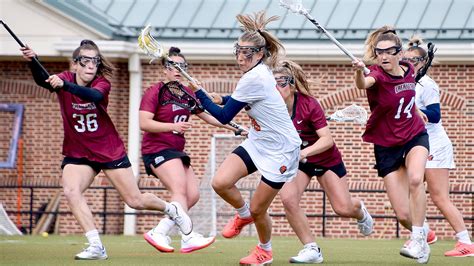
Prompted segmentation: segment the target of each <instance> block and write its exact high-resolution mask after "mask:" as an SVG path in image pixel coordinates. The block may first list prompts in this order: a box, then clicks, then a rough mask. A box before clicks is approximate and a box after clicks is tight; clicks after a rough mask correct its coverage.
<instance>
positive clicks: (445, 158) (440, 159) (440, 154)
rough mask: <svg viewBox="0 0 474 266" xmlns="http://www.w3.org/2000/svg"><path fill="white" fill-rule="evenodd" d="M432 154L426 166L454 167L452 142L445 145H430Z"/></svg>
mask: <svg viewBox="0 0 474 266" xmlns="http://www.w3.org/2000/svg"><path fill="white" fill-rule="evenodd" d="M430 149H431V150H430V155H429V156H428V161H426V168H443V169H454V168H456V165H455V164H454V155H453V145H452V144H451V143H449V144H447V145H445V146H443V147H430Z"/></svg>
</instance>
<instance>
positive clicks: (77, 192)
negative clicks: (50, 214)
mask: <svg viewBox="0 0 474 266" xmlns="http://www.w3.org/2000/svg"><path fill="white" fill-rule="evenodd" d="M64 160H65V162H66V161H67V160H68V158H65V159H64ZM72 160H74V159H72ZM63 165H64V162H63ZM96 175H97V172H96V171H95V170H94V169H93V168H92V167H90V166H89V165H85V164H70V163H67V164H65V165H64V168H63V174H62V185H63V189H64V196H65V197H66V199H67V203H68V206H69V209H70V210H71V212H72V214H73V215H74V217H75V218H76V220H77V222H78V223H79V225H80V226H81V227H82V229H83V230H84V232H85V236H86V237H87V240H88V242H89V247H87V248H86V249H84V250H83V251H82V252H80V253H78V254H76V256H75V259H79V260H81V259H84V260H97V259H107V253H106V251H105V248H104V247H103V245H102V241H101V240H100V237H99V232H98V231H97V228H96V227H95V224H94V217H93V216H92V212H91V210H90V208H89V206H88V205H87V200H86V198H85V197H84V195H83V193H84V191H85V190H86V189H87V188H88V187H89V186H90V184H91V183H92V181H94V177H95V176H96Z"/></svg>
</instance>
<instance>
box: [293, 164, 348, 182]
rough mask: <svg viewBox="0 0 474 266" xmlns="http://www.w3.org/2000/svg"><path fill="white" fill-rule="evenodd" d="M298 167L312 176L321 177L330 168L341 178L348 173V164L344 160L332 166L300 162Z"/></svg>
mask: <svg viewBox="0 0 474 266" xmlns="http://www.w3.org/2000/svg"><path fill="white" fill-rule="evenodd" d="M298 169H299V170H301V171H302V172H303V173H305V174H307V175H308V176H309V177H310V178H311V177H313V176H317V177H321V176H323V175H324V174H325V173H326V172H327V171H328V170H331V171H333V172H334V173H335V174H336V175H337V176H338V177H339V178H343V177H344V176H346V174H347V170H346V166H345V165H344V162H341V163H340V164H336V165H334V166H331V167H325V166H320V165H317V164H314V163H310V162H306V163H302V162H300V164H299V166H298Z"/></svg>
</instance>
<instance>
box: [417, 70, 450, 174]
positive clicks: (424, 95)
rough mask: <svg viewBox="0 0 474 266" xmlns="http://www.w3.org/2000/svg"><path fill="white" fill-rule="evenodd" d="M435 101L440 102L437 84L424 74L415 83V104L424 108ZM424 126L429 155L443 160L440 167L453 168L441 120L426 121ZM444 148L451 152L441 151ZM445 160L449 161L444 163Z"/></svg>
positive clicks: (447, 140) (448, 144)
mask: <svg viewBox="0 0 474 266" xmlns="http://www.w3.org/2000/svg"><path fill="white" fill-rule="evenodd" d="M435 103H438V104H439V103H440V92H439V87H438V84H436V82H435V81H434V80H432V79H431V78H430V77H429V76H427V75H425V76H423V77H422V78H421V79H420V81H419V82H418V83H417V84H416V97H415V104H416V106H417V107H418V108H419V109H420V110H426V106H428V105H430V104H435ZM425 127H426V130H427V132H428V136H429V140H430V157H433V159H435V160H442V161H443V162H444V163H443V165H444V166H446V167H441V168H454V160H453V155H452V143H451V140H450V139H449V137H448V135H447V134H446V131H445V130H444V128H443V125H442V124H441V120H439V122H438V123H430V122H428V123H426V125H425ZM444 150H451V152H442V151H444ZM435 154H437V155H438V156H434V155H435ZM443 154H445V155H443ZM439 157H447V158H439ZM449 158H450V159H449ZM447 159H448V160H447ZM446 161H451V162H450V163H448V164H446ZM428 162H429V161H428ZM427 167H428V164H427ZM428 168H432V167H428Z"/></svg>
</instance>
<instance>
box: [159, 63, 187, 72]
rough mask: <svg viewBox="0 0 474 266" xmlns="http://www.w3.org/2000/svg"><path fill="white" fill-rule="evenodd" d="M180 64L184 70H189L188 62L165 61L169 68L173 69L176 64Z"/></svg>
mask: <svg viewBox="0 0 474 266" xmlns="http://www.w3.org/2000/svg"><path fill="white" fill-rule="evenodd" d="M175 64H176V65H178V66H179V67H180V68H181V69H182V70H184V71H187V70H188V64H187V63H178V62H174V61H166V62H165V67H166V69H168V70H173V69H175V67H174V65H175Z"/></svg>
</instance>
